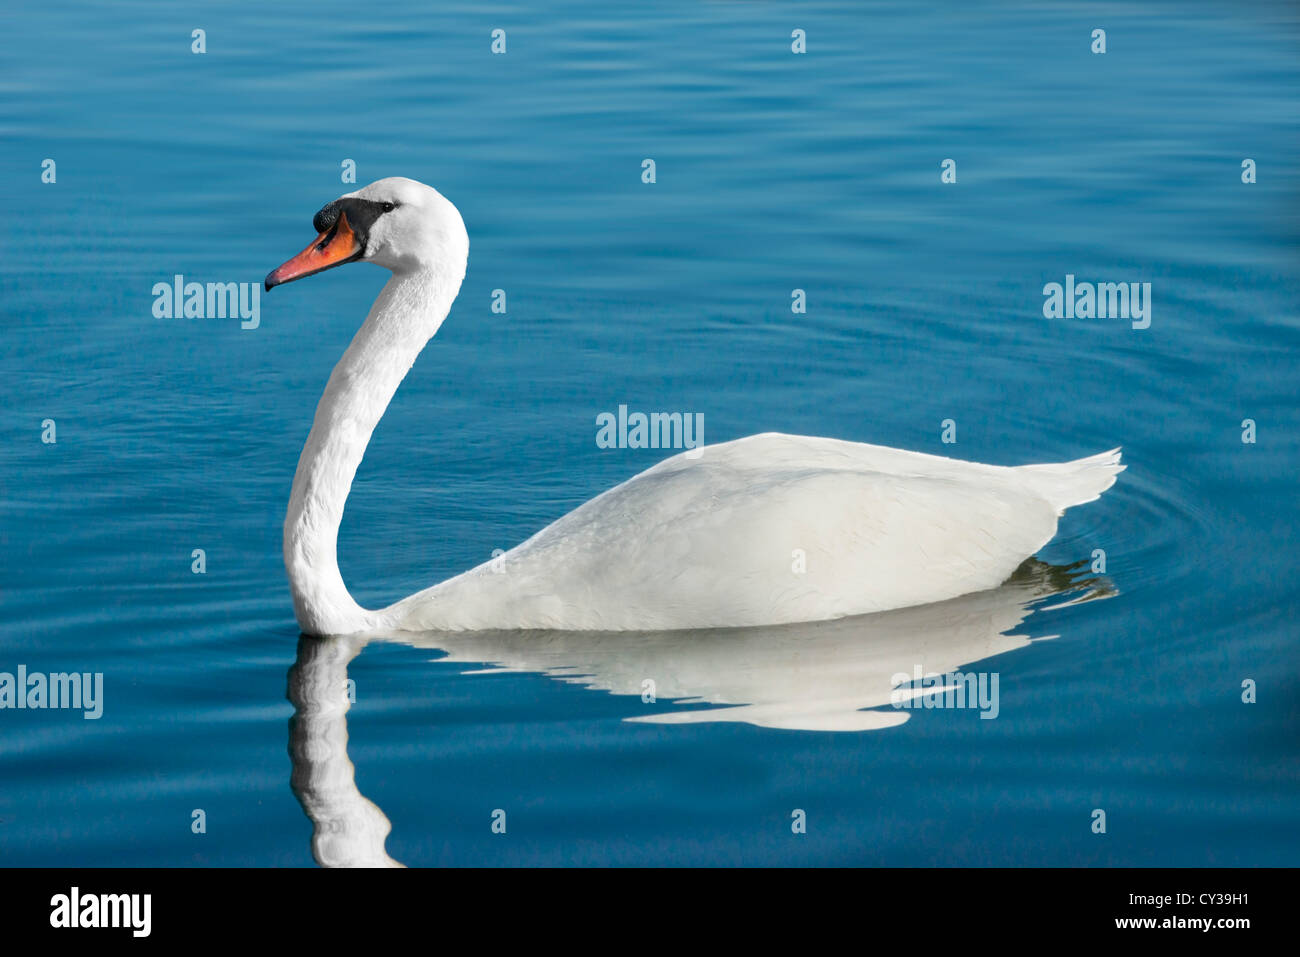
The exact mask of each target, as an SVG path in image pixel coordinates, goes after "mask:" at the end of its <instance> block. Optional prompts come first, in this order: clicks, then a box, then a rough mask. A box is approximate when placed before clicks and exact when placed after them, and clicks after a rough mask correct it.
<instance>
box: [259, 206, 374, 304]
mask: <svg viewBox="0 0 1300 957" xmlns="http://www.w3.org/2000/svg"><path fill="white" fill-rule="evenodd" d="M365 251H366V250H365V247H364V246H363V245H362V244H361V241H360V240H358V239H357V236H356V233H354V232H353V231H352V227H351V226H350V225H348V214H347V213H340V214H339V218H338V221H337V222H335V224H334V225H333V226H331V227H330V228H329V229H327V230H326V231H325V232H323V233H321V234H320V235H319V236H317V237H316V239H315V240H314V241H313V242H312V244H311V245H310V246H308V247H307V248H306V249H304V250H303V251H302V252H300V253H299V254H298V255H296V256H294V257H293V258H292V259H290V260H289V261H288V262H287V263H285V264H284V265H283V266H280V267H279V268H277V269H273V270H271V271H270V272H269V273H267V274H266V288H267V289H268V290H270V289H271V287H272V286H280V285H283V284H284V283H286V282H293V281H294V280H295V279H302V278H303V277H304V276H314V275H315V274H316V273H318V272H324V271H325V270H326V269H333V268H334V267H335V266H342V265H343V264H344V263H350V262H352V260H354V259H360V258H361V254H362V253H364V252H365Z"/></svg>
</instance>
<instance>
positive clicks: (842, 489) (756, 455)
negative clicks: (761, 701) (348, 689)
mask: <svg viewBox="0 0 1300 957" xmlns="http://www.w3.org/2000/svg"><path fill="white" fill-rule="evenodd" d="M1122 468H1123V466H1121V465H1119V454H1118V450H1116V451H1114V452H1108V453H1104V454H1102V455H1098V456H1093V457H1091V458H1087V459H1080V460H1078V461H1076V462H1068V463H1062V464H1055V465H1031V466H1020V467H1016V468H1007V467H1003V466H994V465H981V464H977V463H973V462H963V461H959V460H956V459H948V458H943V457H941V456H934V455H925V454H922V453H917V452H906V451H901V450H898V449H890V448H885V447H882V446H875V445H865V444H861V443H856V442H844V441H840V440H836V439H824V438H811V437H806V436H793V435H782V434H778V433H765V434H762V435H755V436H751V437H749V438H744V439H738V440H736V441H733V442H726V443H723V444H720V445H713V446H707V447H705V448H704V449H703V450H702V454H701V455H699V457H698V458H694V459H693V458H689V457H688V455H687V454H686V453H683V454H680V455H676V456H674V457H672V458H670V459H667V460H666V461H664V462H660V463H659V464H657V465H655V466H653V467H652V468H649V469H647V470H646V471H644V472H642V473H640V474H639V475H637V476H634V477H633V478H631V479H629V480H628V481H626V482H624V483H623V484H621V485H618V486H616V487H614V488H612V489H610V490H609V491H607V492H605V493H604V494H602V495H599V496H597V497H596V498H593V499H592V500H591V501H589V502H587V503H585V504H584V505H582V506H580V507H578V508H577V509H575V510H574V511H572V512H570V513H569V514H568V515H566V516H564V517H563V518H561V519H559V520H558V521H556V522H554V523H552V524H551V525H549V526H547V527H546V528H544V529H543V530H542V531H540V532H538V533H537V534H536V535H534V536H533V537H532V538H530V539H528V540H527V541H526V542H524V543H523V544H521V545H519V546H518V547H517V548H515V549H512V550H511V551H510V552H507V553H506V554H505V555H504V556H502V557H500V558H498V559H495V560H494V561H492V562H489V563H486V564H484V565H480V566H479V567H477V568H474V569H471V570H470V571H468V572H466V573H465V574H463V575H459V576H457V577H456V578H453V579H450V580H448V581H446V582H443V583H442V584H441V585H438V586H435V587H434V588H431V589H428V590H427V591H424V592H421V593H419V594H417V595H413V596H412V597H411V598H408V599H406V600H405V601H403V602H400V603H398V605H395V606H393V608H391V609H389V613H388V614H389V616H391V617H390V618H389V621H390V622H391V624H392V625H393V626H394V627H399V628H405V629H411V630H426V629H446V630H467V629H482V628H560V629H570V630H590V629H605V630H628V629H635V630H652V629H675V628H703V627H733V626H751V625H765V624H779V623H784V622H798V621H815V620H821V619H828V618H840V617H844V616H846V615H858V614H865V613H868V612H875V611H883V610H886V609H890V608H902V607H907V606H911V605H919V604H925V603H928V602H934V601H943V600H945V599H948V598H953V597H956V596H958V595H963V594H968V593H970V592H975V591H981V590H983V589H986V588H993V587H996V586H997V585H1000V584H1001V583H1002V582H1003V581H1005V580H1006V579H1007V577H1008V576H1010V575H1011V573H1012V572H1013V571H1014V570H1015V569H1016V567H1017V566H1018V565H1019V564H1020V562H1021V561H1022V560H1023V559H1024V558H1026V557H1027V556H1029V555H1031V554H1033V553H1034V552H1035V551H1037V550H1038V549H1039V548H1041V547H1042V546H1043V545H1044V544H1046V543H1047V541H1048V540H1049V539H1051V537H1052V536H1053V535H1054V534H1055V532H1056V522H1057V518H1058V516H1059V515H1060V514H1061V512H1063V511H1064V510H1065V509H1066V508H1068V507H1070V506H1071V505H1076V504H1079V503H1081V502H1086V501H1091V500H1092V499H1095V498H1096V497H1097V496H1098V495H1100V494H1101V492H1103V491H1104V490H1105V489H1107V488H1109V487H1110V486H1111V485H1112V484H1113V483H1114V481H1115V476H1116V474H1117V473H1118V472H1119V471H1121V470H1122Z"/></svg>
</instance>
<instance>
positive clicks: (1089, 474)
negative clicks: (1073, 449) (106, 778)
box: [1016, 449, 1124, 515]
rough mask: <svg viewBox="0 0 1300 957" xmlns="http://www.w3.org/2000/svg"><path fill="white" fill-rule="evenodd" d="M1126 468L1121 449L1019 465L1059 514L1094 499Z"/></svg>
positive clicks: (1020, 469)
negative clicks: (1121, 460)
mask: <svg viewBox="0 0 1300 957" xmlns="http://www.w3.org/2000/svg"><path fill="white" fill-rule="evenodd" d="M1122 471H1124V466H1122V465H1120V464H1119V449H1111V450H1110V451H1109V452H1102V453H1101V454H1100V455H1090V456H1088V457H1087V458H1086V459H1075V460H1074V461H1073V462H1059V463H1056V464H1054V465H1022V466H1020V467H1019V468H1017V469H1016V472H1018V473H1019V474H1020V476H1021V478H1022V479H1023V480H1024V481H1025V483H1026V484H1027V485H1028V486H1029V487H1030V488H1032V489H1033V490H1034V491H1035V492H1037V493H1038V494H1039V495H1041V496H1043V498H1045V499H1047V500H1048V501H1049V502H1051V503H1052V505H1053V506H1055V508H1056V512H1057V514H1058V515H1059V514H1060V513H1061V512H1064V511H1065V510H1066V509H1067V508H1070V507H1071V506H1073V505H1082V504H1083V503H1084V502H1091V501H1093V500H1094V499H1096V498H1097V497H1099V496H1100V495H1101V493H1102V492H1104V491H1106V489H1108V488H1110V487H1111V486H1112V485H1114V484H1115V476H1117V475H1119V473H1120V472H1122Z"/></svg>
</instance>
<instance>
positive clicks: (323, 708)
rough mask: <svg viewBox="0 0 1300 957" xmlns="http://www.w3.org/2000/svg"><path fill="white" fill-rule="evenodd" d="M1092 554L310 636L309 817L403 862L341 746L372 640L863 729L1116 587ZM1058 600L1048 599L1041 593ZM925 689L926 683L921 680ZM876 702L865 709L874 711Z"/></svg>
mask: <svg viewBox="0 0 1300 957" xmlns="http://www.w3.org/2000/svg"><path fill="white" fill-rule="evenodd" d="M1083 564H1084V563H1078V564H1076V565H1071V566H1053V565H1048V564H1045V563H1043V562H1040V561H1038V560H1036V559H1030V560H1028V561H1026V562H1025V563H1024V564H1023V565H1022V566H1021V567H1020V568H1019V569H1018V570H1017V571H1016V573H1015V575H1013V576H1012V577H1011V578H1010V579H1009V580H1008V581H1007V582H1006V583H1005V584H1003V585H1002V586H1000V587H998V588H995V589H991V590H989V591H984V592H978V593H976V594H973V595H965V596H963V597H961V598H954V599H951V600H949V601H945V602H940V603H937V604H933V605H921V606H917V607H914V608H903V609H898V610H895V611H888V612H881V613H879V614H875V615H864V616H860V617H856V618H844V619H839V620H836V621H823V622H813V623H809V624H802V625H781V626H773V627H763V628H734V629H717V630H709V631H672V632H657V633H651V632H520V631H502V632H490V631H487V632H437V633H427V634H425V633H420V634H414V633H403V634H401V635H396V636H391V637H384V638H382V639H366V638H359V637H355V636H352V637H337V638H325V639H316V638H307V637H303V638H302V639H300V640H299V644H298V659H297V662H296V663H295V664H294V666H293V667H292V668H291V669H290V671H289V699H290V700H291V701H292V702H293V705H294V707H295V713H294V717H293V719H292V720H291V722H290V739H289V754H290V757H291V758H292V760H293V774H292V779H291V784H292V788H293V792H294V794H295V795H296V796H297V798H298V800H299V802H300V803H301V804H302V807H303V810H304V811H305V812H306V813H307V816H308V817H309V818H310V819H311V821H312V823H313V833H312V853H313V855H314V856H315V858H316V861H317V862H318V863H319V864H321V865H322V866H326V867H335V866H361V867H365V866H371V867H374V866H400V865H399V864H398V863H397V862H396V861H394V860H393V859H392V858H391V857H389V855H388V853H387V852H386V851H385V849H384V840H385V838H386V837H387V836H388V833H389V831H390V830H391V825H390V824H389V821H388V819H387V818H386V817H385V816H384V814H383V812H382V811H381V810H380V809H379V808H378V807H376V806H375V805H374V804H373V803H372V802H370V801H369V800H367V799H366V798H365V797H364V796H362V794H361V793H360V791H358V790H357V787H356V783H355V780H354V775H355V768H354V767H353V765H352V762H351V761H350V760H349V759H348V756H347V740H348V735H347V711H348V706H349V701H348V695H347V691H346V686H347V668H348V664H349V663H350V662H351V661H352V659H353V658H355V657H356V656H357V654H358V653H360V651H361V649H362V648H363V647H365V645H366V644H367V643H368V642H369V641H370V640H392V641H399V642H401V643H404V644H408V645H411V646H413V647H417V648H428V649H436V650H439V651H442V652H445V657H444V658H441V659H440V661H450V662H465V663H473V664H475V665H484V664H486V665H487V666H488V667H489V669H490V670H493V671H497V670H507V671H518V672H536V673H540V674H544V675H547V676H549V677H552V678H555V679H557V680H560V681H566V682H571V683H575V684H578V685H581V686H582V687H585V688H590V689H592V690H596V691H608V692H610V693H612V694H617V695H631V696H636V699H635V702H636V703H635V704H634V705H633V708H634V709H644V708H646V707H647V706H646V705H643V704H641V701H642V700H643V695H644V696H645V697H646V698H648V697H649V694H647V692H651V693H653V695H654V697H655V698H656V699H659V700H664V699H667V700H670V701H671V702H672V703H673V704H674V705H675V706H682V705H701V706H703V705H712V706H713V707H692V708H689V709H687V708H681V707H675V708H674V710H671V711H655V712H653V713H650V714H640V715H638V714H631V715H629V716H628V718H627V720H629V721H636V722H651V723H656V724H686V723H700V722H711V721H732V722H736V721H739V722H746V723H749V724H753V725H757V726H760V727H765V728H786V729H795V730H812V731H869V730H876V729H880V728H888V727H892V726H894V725H899V724H902V723H903V722H904V721H906V720H907V719H908V717H909V711H908V710H906V709H902V708H899V707H897V705H896V703H897V702H898V701H899V698H900V694H901V695H903V696H907V695H909V694H914V693H919V692H917V691H916V690H915V689H909V688H908V685H909V684H910V681H909V682H908V683H906V684H904V685H900V683H899V678H900V676H902V675H906V676H908V677H909V679H910V677H911V676H912V675H914V674H927V675H929V674H947V673H951V672H955V671H957V670H958V669H959V668H962V667H963V666H965V665H969V664H971V663H972V662H977V661H982V660H984V659H987V658H991V657H993V656H995V655H1000V654H1004V653H1005V652H1008V651H1014V650H1016V649H1017V648H1023V647H1026V646H1027V645H1028V644H1029V643H1030V641H1031V640H1041V638H1045V637H1054V636H1047V635H1043V636H1040V638H1038V639H1031V638H1030V637H1029V636H1028V635H1026V634H1015V633H1012V632H1013V630H1014V629H1016V628H1017V626H1019V625H1020V624H1021V623H1022V622H1024V620H1025V619H1026V618H1027V617H1029V616H1030V615H1031V614H1033V613H1035V612H1042V611H1046V610H1049V609H1050V608H1057V607H1061V606H1062V605H1065V604H1076V603H1079V602H1082V601H1089V600H1092V599H1096V598H1105V597H1109V596H1110V595H1112V594H1114V590H1113V588H1112V587H1111V585H1110V583H1109V582H1108V581H1106V580H1105V579H1099V578H1080V577H1076V573H1078V572H1079V570H1080V568H1081V567H1082V566H1083ZM1051 596H1060V600H1059V601H1057V602H1054V603H1049V602H1047V601H1046V599H1049V598H1050V597H1051ZM927 690H929V689H927ZM867 709H870V710H867Z"/></svg>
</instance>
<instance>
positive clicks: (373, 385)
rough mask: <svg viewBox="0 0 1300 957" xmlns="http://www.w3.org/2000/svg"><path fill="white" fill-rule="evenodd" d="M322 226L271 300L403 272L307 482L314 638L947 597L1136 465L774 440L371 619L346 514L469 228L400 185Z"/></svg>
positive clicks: (306, 620) (753, 619)
mask: <svg viewBox="0 0 1300 957" xmlns="http://www.w3.org/2000/svg"><path fill="white" fill-rule="evenodd" d="M314 224H315V227H316V230H317V232H319V233H320V235H319V236H318V237H317V238H316V240H315V241H313V243H312V244H311V245H310V246H308V247H307V248H306V249H305V250H303V251H302V252H301V253H299V254H298V255H297V256H295V257H294V258H293V259H291V260H289V261H288V262H286V263H285V264H284V265H283V266H280V267H279V268H278V269H276V270H274V271H272V272H271V273H270V274H269V275H268V276H267V277H266V288H267V289H268V290H269V289H270V288H272V287H273V286H276V285H279V284H281V283H286V282H290V281H292V280H295V279H300V278H302V277H304V276H308V275H312V274H313V273H317V272H320V271H322V270H324V269H329V268H331V267H333V266H337V265H341V264H343V263H346V262H352V261H356V260H364V261H366V262H373V263H377V264H378V265H380V266H383V267H384V268H386V269H388V270H390V271H391V272H392V274H393V275H392V278H391V279H390V280H389V281H388V283H387V285H385V286H384V288H383V290H382V291H381V292H380V294H379V296H378V298H376V300H375V302H374V305H373V306H371V308H370V313H369V315H368V316H367V317H366V320H365V322H364V323H363V324H362V326H361V329H360V330H359V331H358V332H357V334H356V336H355V337H354V338H353V340H352V344H351V345H350V346H349V347H348V349H347V351H346V352H345V353H344V354H343V358H342V359H341V360H340V361H339V363H338V365H337V366H335V367H334V371H333V373H332V374H331V375H330V378H329V383H328V384H327V385H326V387H325V393H324V395H323V396H322V397H321V400H320V404H319V405H318V406H317V407H316V417H315V420H314V421H313V423H312V428H311V434H310V435H309V436H308V437H307V443H306V445H305V446H304V447H303V450H302V456H301V458H300V459H299V460H298V470H297V473H296V474H295V475H294V480H293V491H292V493H291V495H290V500H289V509H288V514H287V515H286V516H285V525H284V559H285V566H286V568H287V570H288V573H289V583H290V587H291V589H292V592H293V603H294V610H295V612H296V614H297V618H298V624H299V625H300V626H301V628H302V630H303V631H304V632H305V633H307V634H311V635H336V634H355V633H363V632H365V633H373V632H380V631H393V630H405V631H432V630H446V631H466V630H481V629H491V628H496V629H515V628H524V629H565V630H574V631H586V630H609V631H622V630H672V629H680V628H705V627H733V626H749V625H772V624H781V623H789V622H800V621H815V620H821V619H829V618H841V617H845V616H848V615H859V614H865V613H868V612H875V611H883V610H887V609H892V608H902V607H906V606H910V605H920V604H925V603H929V602H937V601H943V600H945V599H948V598H954V597H956V596H959V595H964V594H968V593H970V592H976V591H982V590H984V589H987V588H993V587H995V586H997V585H999V584H1001V583H1002V582H1003V581H1004V580H1006V579H1007V577H1008V576H1010V575H1011V573H1012V572H1013V571H1014V570H1015V569H1016V567H1017V566H1018V565H1019V564H1020V562H1021V561H1022V560H1023V559H1024V558H1026V557H1027V556H1029V555H1031V554H1033V553H1034V552H1035V551H1037V550H1038V549H1039V548H1041V547H1042V546H1043V545H1045V544H1046V543H1047V542H1048V541H1049V540H1050V539H1051V538H1052V536H1053V535H1055V534H1056V523H1057V518H1058V517H1059V516H1060V515H1061V513H1062V512H1063V511H1064V510H1065V509H1067V508H1069V507H1070V506H1072V505H1078V504H1080V503H1083V502H1090V501H1092V500H1093V499H1095V498H1097V497H1098V496H1099V495H1100V494H1101V493H1102V492H1103V491H1105V490H1106V489H1108V488H1109V487H1110V486H1111V485H1112V484H1114V482H1115V476H1116V474H1117V473H1118V472H1120V471H1121V470H1122V469H1123V466H1121V465H1120V464H1119V450H1118V449H1116V450H1113V451H1110V452H1105V453H1102V454H1100V455H1094V456H1091V457H1089V458H1084V459H1079V460H1077V461H1074V462H1066V463H1062V464H1057V465H1024V466H1019V467H1015V468H1007V467H1002V466H995V465H980V464H977V463H974V462H962V461H958V460H955V459H948V458H943V457H940V456H934V455H924V454H921V453H917V452H904V451H901V450H898V449H890V448H884V447H881V446H875V445H863V444H860V443H855V442H844V441H839V440H836V439H824V438H808V437H805V436H795V435H779V434H775V433H765V434H763V435H755V436H751V437H749V438H744V439H738V440H736V441H733V442H726V443H723V444H721V445H712V446H706V447H705V448H704V449H703V450H702V451H703V454H702V455H700V456H699V457H696V458H687V457H686V455H685V454H682V455H676V456H674V457H672V458H670V459H667V460H665V461H663V462H660V463H659V464H657V465H655V466H653V467H652V468H649V469H647V470H646V471H644V472H642V473H641V474H639V475H636V476H634V477H633V478H631V479H629V480H627V481H626V482H624V483H622V484H621V485H618V486H616V487H615V488H612V489H610V490H609V491H607V492H605V493H603V494H601V495H598V496H596V497H595V498H593V499H592V500H591V501H589V502H587V503H585V504H583V505H581V506H580V507H578V508H577V509H575V510H573V511H572V512H570V513H569V514H568V515H565V516H564V517H563V518H561V519H559V520H558V521H556V522H553V523H552V524H551V525H548V526H547V527H546V528H544V529H542V530H541V531H540V532H538V533H537V534H536V535H534V536H533V537H532V538H530V539H528V540H527V541H525V542H524V543H523V544H521V545H518V546H517V547H515V548H513V549H511V550H510V551H509V552H506V553H505V555H503V556H501V557H499V558H496V559H493V560H492V561H490V562H486V563H484V564H482V565H479V566H478V567H476V568H473V569H470V570H469V571H467V572H465V573H463V574H461V575H457V576H456V577H454V578H451V579H449V580H447V581H445V582H443V583H442V584H440V585H435V586H434V587H432V588H429V589H426V590H425V591H422V592H419V593H417V594H415V595H412V596H410V597H409V598H406V599H403V600H402V601H399V602H397V603H396V604H394V605H391V606H389V607H388V608H385V609H382V610H379V611H368V610H366V609H364V608H362V607H360V606H359V605H358V604H357V603H356V602H355V601H354V600H353V599H352V596H351V595H350V594H349V593H348V590H347V588H346V586H345V585H344V584H343V578H342V576H341V575H340V574H339V568H338V561H337V557H336V546H337V540H338V529H339V523H340V522H341V521H342V518H343V507H344V504H345V502H346V500H347V496H348V491H349V489H350V488H351V486H352V479H353V477H354V476H355V474H356V470H357V466H358V465H360V463H361V459H362V456H363V455H364V454H365V450H366V444H367V443H368V442H369V440H370V435H371V433H372V432H373V431H374V428H375V426H376V425H377V424H378V422H379V419H380V417H381V416H382V415H383V413H384V410H385V408H387V406H388V403H389V401H390V400H391V399H392V397H393V394H394V393H395V392H396V391H397V387H398V385H399V384H400V383H401V381H402V379H403V377H404V376H405V375H406V373H407V371H408V370H409V369H410V368H411V365H412V363H414V361H415V358H416V356H418V355H419V354H420V350H421V349H423V348H424V345H425V343H427V342H428V340H429V339H430V338H431V337H432V336H433V334H434V333H435V332H437V331H438V327H439V326H440V325H442V322H443V320H444V319H445V318H446V316H447V313H448V312H449V311H450V309H451V305H452V302H453V301H454V300H455V298H456V294H457V292H458V291H459V289H460V284H461V280H462V279H464V276H465V266H466V263H467V260H468V256H469V237H468V236H467V235H466V232H465V225H464V223H463V222H462V221H461V217H460V213H459V212H457V210H456V207H455V206H453V205H452V204H451V203H450V202H448V201H447V200H446V199H445V198H443V196H442V195H441V194H439V193H438V192H437V191H436V190H434V189H431V188H430V187H428V186H425V185H424V184H422V183H418V182H415V181H414V180H410V179H405V178H400V177H394V178H390V179H381V180H378V181H377V182H374V183H371V184H370V185H369V186H367V187H365V188H364V189H360V190H357V191H356V192H354V193H348V194H347V195H345V196H343V197H341V198H340V199H338V200H335V201H334V202H332V203H330V204H329V205H328V206H326V207H325V208H323V209H322V210H321V211H320V212H318V213H317V214H316V217H315V221H314ZM796 550H798V552H797V553H796ZM796 555H802V556H803V557H802V559H800V558H797V557H794V556H796Z"/></svg>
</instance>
